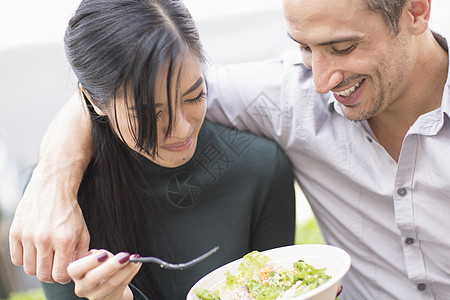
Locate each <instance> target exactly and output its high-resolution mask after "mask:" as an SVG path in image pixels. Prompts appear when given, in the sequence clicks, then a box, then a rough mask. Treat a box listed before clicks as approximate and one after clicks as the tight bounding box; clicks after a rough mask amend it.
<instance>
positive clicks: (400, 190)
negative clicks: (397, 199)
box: [397, 188, 406, 197]
mask: <svg viewBox="0 0 450 300" xmlns="http://www.w3.org/2000/svg"><path fill="white" fill-rule="evenodd" d="M397 194H398V195H399V196H402V197H405V196H406V189H405V188H399V189H398V190H397Z"/></svg>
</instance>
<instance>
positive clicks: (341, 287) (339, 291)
mask: <svg viewBox="0 0 450 300" xmlns="http://www.w3.org/2000/svg"><path fill="white" fill-rule="evenodd" d="M343 289H344V287H343V286H342V285H341V286H339V288H338V292H337V294H336V298H337V296H339V295H340V294H341V293H342V290H343Z"/></svg>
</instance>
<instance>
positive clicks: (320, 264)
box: [186, 245, 351, 300]
mask: <svg viewBox="0 0 450 300" xmlns="http://www.w3.org/2000/svg"><path fill="white" fill-rule="evenodd" d="M261 253H263V254H264V255H266V256H267V257H269V259H270V261H271V262H275V263H277V264H279V265H281V266H285V267H292V263H293V262H295V261H298V260H300V259H301V260H303V261H305V262H306V263H307V264H310V265H312V266H313V267H314V268H317V269H321V268H326V271H325V273H326V274H327V275H329V276H331V278H330V279H329V280H328V281H327V282H325V283H323V284H321V285H320V286H318V287H317V288H315V289H313V290H311V291H309V292H306V293H304V294H302V295H300V296H298V297H296V298H295V300H301V299H302V300H304V299H310V300H334V299H336V293H337V290H338V288H339V283H340V281H341V279H342V278H343V277H344V275H345V274H346V273H347V272H348V270H349V269H350V264H351V260H350V255H348V253H347V252H345V251H344V250H342V249H340V248H338V247H334V246H330V245H294V246H286V247H280V248H275V249H271V250H267V251H262V252H261ZM240 263H241V259H238V260H235V261H233V262H230V263H228V264H226V265H224V266H222V267H220V268H218V269H216V270H214V271H212V272H211V273H209V274H207V275H206V276H205V277H203V278H202V279H200V280H199V281H198V282H197V283H196V284H195V285H194V286H193V287H192V288H191V289H190V291H189V293H188V295H187V298H186V299H187V300H198V299H199V298H198V297H197V296H196V295H195V293H194V291H193V290H194V289H195V288H197V287H200V288H203V289H208V290H214V289H218V288H219V287H220V286H221V285H222V284H224V282H225V276H224V274H225V271H226V270H228V271H230V272H231V274H236V273H237V272H238V267H239V264H240ZM222 300H225V299H222Z"/></svg>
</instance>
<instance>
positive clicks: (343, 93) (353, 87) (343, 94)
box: [335, 81, 362, 97]
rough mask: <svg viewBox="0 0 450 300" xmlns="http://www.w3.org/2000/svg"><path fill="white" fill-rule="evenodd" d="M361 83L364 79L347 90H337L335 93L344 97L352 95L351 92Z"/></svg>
mask: <svg viewBox="0 0 450 300" xmlns="http://www.w3.org/2000/svg"><path fill="white" fill-rule="evenodd" d="M361 83H362V81H360V82H358V83H357V84H355V85H354V86H352V87H351V88H348V89H346V90H345V91H340V92H336V93H335V94H336V95H338V96H342V97H348V96H350V94H351V93H353V92H354V91H355V90H356V88H357V87H359V86H360V85H361Z"/></svg>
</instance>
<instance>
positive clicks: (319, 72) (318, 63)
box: [311, 54, 344, 94]
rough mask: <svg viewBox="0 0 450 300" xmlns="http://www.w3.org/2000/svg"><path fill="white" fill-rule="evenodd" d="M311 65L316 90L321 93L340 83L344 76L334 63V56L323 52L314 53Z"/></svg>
mask: <svg viewBox="0 0 450 300" xmlns="http://www.w3.org/2000/svg"><path fill="white" fill-rule="evenodd" d="M311 67H312V72H313V78H314V85H315V87H316V91H317V92H318V93H320V94H326V93H328V92H329V91H330V90H331V89H332V88H334V87H335V86H336V85H338V84H339V83H340V82H341V81H342V80H343V79H344V76H343V74H342V72H341V71H339V70H338V69H337V68H336V66H335V65H334V64H333V61H332V58H329V57H326V56H325V55H322V54H312V58H311Z"/></svg>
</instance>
